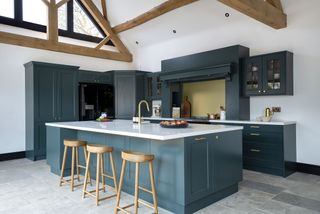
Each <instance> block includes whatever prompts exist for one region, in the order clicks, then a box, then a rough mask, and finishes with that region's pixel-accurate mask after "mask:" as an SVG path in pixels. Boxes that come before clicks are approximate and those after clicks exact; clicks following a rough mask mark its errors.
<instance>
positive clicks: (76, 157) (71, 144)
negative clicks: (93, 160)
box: [59, 140, 91, 191]
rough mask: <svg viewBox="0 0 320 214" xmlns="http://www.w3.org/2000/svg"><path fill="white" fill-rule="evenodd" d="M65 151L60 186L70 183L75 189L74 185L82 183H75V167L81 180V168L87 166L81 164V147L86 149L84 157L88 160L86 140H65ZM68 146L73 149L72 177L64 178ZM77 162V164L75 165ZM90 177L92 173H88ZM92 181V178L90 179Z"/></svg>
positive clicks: (72, 188)
mask: <svg viewBox="0 0 320 214" xmlns="http://www.w3.org/2000/svg"><path fill="white" fill-rule="evenodd" d="M63 144H64V152H63V160H62V167H61V177H60V184H59V185H60V186H62V184H63V183H70V186H71V191H73V190H74V187H77V186H81V185H82V184H83V183H81V184H77V185H74V167H76V171H77V179H78V181H80V175H79V168H83V169H85V168H86V167H85V166H83V165H79V148H80V147H82V148H83V151H84V159H85V161H87V151H86V145H87V142H86V141H82V140H64V141H63ZM68 148H71V149H72V159H71V178H70V179H64V169H65V164H66V158H67V151H68ZM75 162H76V166H75ZM88 177H89V178H90V175H88ZM90 183H91V179H90Z"/></svg>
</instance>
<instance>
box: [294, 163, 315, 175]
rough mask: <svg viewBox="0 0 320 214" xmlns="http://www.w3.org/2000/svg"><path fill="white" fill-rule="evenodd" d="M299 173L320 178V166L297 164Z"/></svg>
mask: <svg viewBox="0 0 320 214" xmlns="http://www.w3.org/2000/svg"><path fill="white" fill-rule="evenodd" d="M297 171H298V172H303V173H308V174H313V175H319V176H320V166H317V165H311V164H305V163H297Z"/></svg>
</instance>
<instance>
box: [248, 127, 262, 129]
mask: <svg viewBox="0 0 320 214" xmlns="http://www.w3.org/2000/svg"><path fill="white" fill-rule="evenodd" d="M250 128H253V129H260V126H250Z"/></svg>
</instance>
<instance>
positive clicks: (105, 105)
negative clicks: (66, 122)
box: [79, 83, 114, 120]
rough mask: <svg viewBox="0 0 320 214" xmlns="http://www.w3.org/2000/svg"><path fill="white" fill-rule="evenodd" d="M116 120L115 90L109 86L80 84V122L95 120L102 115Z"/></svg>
mask: <svg viewBox="0 0 320 214" xmlns="http://www.w3.org/2000/svg"><path fill="white" fill-rule="evenodd" d="M103 112H104V113H106V114H107V116H108V118H114V88H113V86H112V85H108V84H95V83H80V84H79V120H95V119H97V118H98V117H100V115H101V113H103Z"/></svg>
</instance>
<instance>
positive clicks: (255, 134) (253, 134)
mask: <svg viewBox="0 0 320 214" xmlns="http://www.w3.org/2000/svg"><path fill="white" fill-rule="evenodd" d="M250 135H251V136H260V134H258V133H250Z"/></svg>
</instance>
